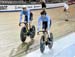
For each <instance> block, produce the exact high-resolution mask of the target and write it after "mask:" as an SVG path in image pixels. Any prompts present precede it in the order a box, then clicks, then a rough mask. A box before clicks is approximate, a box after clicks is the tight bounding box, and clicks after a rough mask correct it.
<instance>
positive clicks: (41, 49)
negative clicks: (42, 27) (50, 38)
mask: <svg viewBox="0 0 75 57" xmlns="http://www.w3.org/2000/svg"><path fill="white" fill-rule="evenodd" d="M44 50H45V44H44V36H42V37H41V39H40V51H41V53H43V52H44Z"/></svg>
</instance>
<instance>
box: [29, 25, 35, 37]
mask: <svg viewBox="0 0 75 57" xmlns="http://www.w3.org/2000/svg"><path fill="white" fill-rule="evenodd" d="M34 36H35V26H32V29H31V31H30V38H34Z"/></svg>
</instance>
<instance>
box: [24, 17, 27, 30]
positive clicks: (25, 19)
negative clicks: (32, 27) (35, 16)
mask: <svg viewBox="0 0 75 57" xmlns="http://www.w3.org/2000/svg"><path fill="white" fill-rule="evenodd" d="M24 21H25V27H26V30H27V31H28V17H27V16H25V20H24Z"/></svg>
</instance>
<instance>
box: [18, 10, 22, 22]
mask: <svg viewBox="0 0 75 57" xmlns="http://www.w3.org/2000/svg"><path fill="white" fill-rule="evenodd" d="M22 15H23V11H21V12H20V19H19V23H21V22H22Z"/></svg>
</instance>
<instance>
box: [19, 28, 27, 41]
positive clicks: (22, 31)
mask: <svg viewBox="0 0 75 57" xmlns="http://www.w3.org/2000/svg"><path fill="white" fill-rule="evenodd" d="M25 33H26V28H25V27H23V28H22V29H21V33H20V38H21V41H22V42H24V41H25V40H26V34H25Z"/></svg>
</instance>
